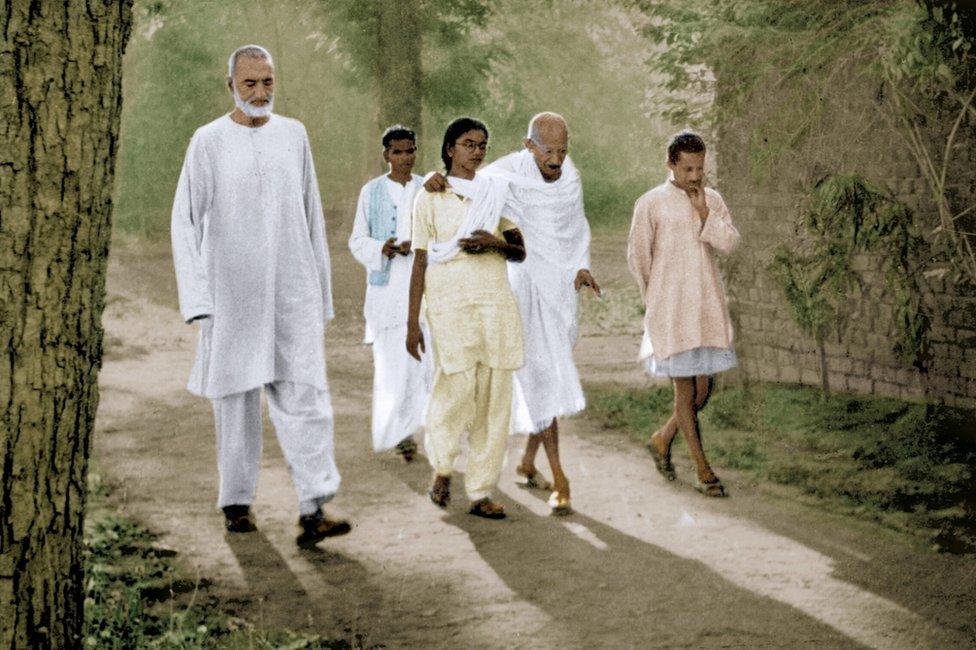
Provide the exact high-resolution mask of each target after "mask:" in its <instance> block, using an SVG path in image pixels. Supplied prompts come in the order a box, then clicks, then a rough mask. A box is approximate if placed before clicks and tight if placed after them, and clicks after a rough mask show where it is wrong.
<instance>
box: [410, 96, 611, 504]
mask: <svg viewBox="0 0 976 650" xmlns="http://www.w3.org/2000/svg"><path fill="white" fill-rule="evenodd" d="M523 143H524V145H525V149H523V150H522V151H518V152H515V153H511V154H509V155H507V156H503V157H502V158H500V159H498V160H496V161H495V162H493V163H492V164H491V165H489V166H488V167H486V168H485V170H484V172H482V173H483V174H484V175H485V176H501V177H502V178H504V179H505V180H508V181H509V187H510V191H511V192H512V195H511V197H510V199H509V200H510V201H511V208H512V209H513V210H514V211H515V212H517V214H518V218H519V225H520V228H521V230H522V232H523V234H524V236H525V247H526V252H527V255H526V259H525V262H522V263H521V264H509V265H508V276H509V282H510V284H511V287H512V292H513V293H514V294H515V298H516V300H517V302H518V305H519V312H520V313H521V316H522V328H523V331H524V337H525V364H524V365H523V366H522V367H521V368H520V369H519V370H517V371H516V373H515V380H516V381H515V401H514V404H513V429H514V431H515V432H517V433H528V434H530V435H529V440H528V442H527V444H526V448H525V453H524V454H523V457H522V462H521V463H520V464H519V466H518V467H517V468H516V472H517V473H518V474H520V475H521V476H524V477H525V478H526V479H527V485H528V486H530V487H536V488H540V489H546V490H548V489H550V488H553V489H554V491H553V493H552V495H551V496H550V499H549V505H550V507H551V508H552V512H553V514H557V515H561V514H568V513H569V512H571V506H570V492H569V480H568V479H567V478H566V475H565V473H564V472H563V469H562V463H561V462H560V459H559V432H558V431H559V430H558V425H557V422H556V418H557V417H561V416H567V415H572V414H574V413H578V412H579V411H581V410H583V408H584V407H585V406H586V399H585V397H584V395H583V388H582V387H581V386H580V380H579V373H578V372H577V370H576V365H575V363H574V362H573V346H574V345H575V343H576V338H577V334H578V331H579V321H578V314H577V312H578V309H577V308H578V297H577V292H578V291H579V290H580V289H581V288H582V287H584V286H587V287H590V288H591V289H592V290H593V291H594V292H595V293H596V294H597V295H598V296H599V295H600V287H599V285H598V284H597V283H596V281H595V280H594V279H593V276H592V275H591V274H590V271H589V265H590V226H589V223H588V222H587V220H586V215H585V214H584V212H583V191H582V185H581V181H580V175H579V172H578V171H577V170H576V168H575V166H574V165H573V163H572V161H571V160H570V159H569V158H568V157H567V149H568V144H569V130H568V128H567V126H566V121H565V120H564V119H563V118H562V116H560V115H558V114H556V113H550V112H545V113H539V114H538V115H536V116H534V117H533V118H532V120H531V121H530V122H529V130H528V134H527V137H526V138H525V140H524V141H523ZM439 185H440V179H439V178H437V177H432V178H431V179H430V180H429V181H428V184H427V187H428V188H429V189H435V190H436V189H439ZM540 444H542V445H543V446H544V447H545V449H546V456H547V458H548V460H549V466H550V467H551V468H552V472H553V483H552V484H551V485H550V483H549V482H548V481H546V480H545V479H544V478H542V476H541V474H540V473H539V472H538V471H537V470H536V468H535V456H536V454H537V452H538V449H539V445H540Z"/></svg>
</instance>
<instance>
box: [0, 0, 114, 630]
mask: <svg viewBox="0 0 976 650" xmlns="http://www.w3.org/2000/svg"><path fill="white" fill-rule="evenodd" d="M131 5H132V0H61V1H59V2H30V1H28V0H3V2H2V4H0V30H2V37H3V50H2V53H0V71H2V78H3V84H2V86H0V210H2V212H0V350H2V351H3V354H2V356H0V447H2V451H3V465H2V468H0V648H11V647H17V648H27V647H55V648H63V647H76V646H79V645H80V643H81V642H80V633H81V628H82V622H83V609H82V607H83V600H84V598H83V588H84V584H83V578H84V573H83V566H82V523H83V517H84V509H85V480H86V472H87V468H88V455H89V449H90V443H91V432H92V425H93V423H94V418H95V409H96V406H97V403H98V389H97V384H96V380H97V377H98V369H99V366H100V363H101V354H102V328H101V315H102V307H103V306H104V302H105V300H104V299H105V265H106V257H107V255H108V246H109V235H110V222H111V193H112V181H113V176H114V172H115V152H116V149H117V145H118V133H119V114H120V112H121V104H122V84H121V77H122V53H123V50H124V49H125V44H126V41H127V40H128V36H129V30H130V25H131V19H132V12H131Z"/></svg>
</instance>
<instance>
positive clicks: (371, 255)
mask: <svg viewBox="0 0 976 650" xmlns="http://www.w3.org/2000/svg"><path fill="white" fill-rule="evenodd" d="M374 180H375V179H374ZM372 182H373V181H371V182H370V183H367V184H366V185H364V186H363V189H362V190H361V191H360V193H359V202H358V204H357V205H356V217H355V219H354V221H353V227H352V235H351V236H350V237H349V250H350V251H351V252H352V254H353V257H355V258H356V260H357V261H358V262H359V263H360V264H362V265H363V266H364V267H365V268H366V275H367V278H368V277H369V272H370V271H380V270H382V269H383V260H384V257H383V244H384V241H382V240H377V239H373V238H372V237H370V234H369V219H368V215H369V210H370V194H371V191H370V188H371V184H372ZM379 182H382V183H384V187H385V188H386V190H387V192H388V194H389V196H390V198H391V199H392V200H393V204H394V205H395V206H396V215H397V219H396V239H397V242H401V241H404V240H409V239H411V235H410V231H411V213H412V210H413V199H414V196H416V193H417V190H418V189H419V188H420V186H421V185H420V183H421V179H420V177H419V176H414V177H413V179H412V180H411V182H409V183H407V184H406V185H401V184H399V183H397V182H396V181H392V180H390V179H389V178H388V177H386V176H384V177H382V180H381V181H379ZM412 268H413V253H411V254H410V255H406V256H404V255H397V256H395V257H394V258H393V259H392V260H390V268H389V271H390V276H389V277H390V279H389V282H388V283H387V284H385V285H375V284H369V283H368V282H367V284H366V300H365V303H364V305H363V316H364V317H365V319H366V332H365V337H364V342H365V343H367V344H371V345H372V347H373V408H372V441H373V449H374V450H375V451H383V450H386V449H392V448H393V447H394V446H396V444H397V443H398V442H400V441H401V440H403V439H404V438H406V437H407V436H409V435H411V434H413V433H414V432H416V431H417V430H418V429H419V428H420V427H421V426H422V425H423V419H424V410H425V409H426V407H427V400H428V397H429V395H430V382H431V367H430V355H429V354H425V355H423V356H422V360H421V361H420V362H418V361H417V360H416V359H414V358H413V357H411V356H410V355H409V354H408V353H407V349H406V344H405V343H406V338H407V308H408V306H409V298H410V273H411V270H412ZM424 339H425V341H426V342H427V345H428V346H429V345H430V337H429V336H428V335H427V333H426V330H424Z"/></svg>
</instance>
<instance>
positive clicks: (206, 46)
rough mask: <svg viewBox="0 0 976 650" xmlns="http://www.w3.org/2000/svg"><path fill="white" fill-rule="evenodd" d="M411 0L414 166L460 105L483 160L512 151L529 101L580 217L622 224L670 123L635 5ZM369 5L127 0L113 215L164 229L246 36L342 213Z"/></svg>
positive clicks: (328, 200) (364, 142)
mask: <svg viewBox="0 0 976 650" xmlns="http://www.w3.org/2000/svg"><path fill="white" fill-rule="evenodd" d="M422 4H423V6H425V7H430V8H431V9H430V11H428V12H426V13H425V14H424V16H423V21H424V22H423V26H424V27H423V29H424V38H425V39H426V40H425V44H426V47H425V48H424V54H423V56H424V59H423V61H424V69H425V74H426V77H425V82H424V84H425V86H424V88H422V89H420V92H422V93H424V98H425V101H426V105H427V107H426V112H425V114H424V116H423V123H424V124H426V125H427V133H428V135H427V136H426V137H424V138H422V139H421V142H420V143H419V146H420V154H421V155H420V158H419V159H418V169H417V171H418V172H420V173H423V172H426V171H428V170H430V169H434V168H438V167H439V166H440V165H439V161H440V158H439V154H438V148H439V145H440V139H441V133H442V129H443V127H444V125H445V124H446V123H447V121H448V120H450V119H452V118H454V117H456V116H457V115H458V114H469V115H473V116H476V117H480V118H483V119H484V120H486V121H487V123H488V126H489V128H491V131H492V138H491V153H490V156H489V158H493V157H495V156H499V155H503V154H505V153H508V152H510V151H513V150H516V149H518V148H521V146H522V144H521V140H522V138H523V136H524V134H525V129H526V125H527V123H528V121H529V118H530V117H531V116H532V115H533V114H535V113H537V112H539V111H542V110H554V111H557V112H560V113H562V114H563V115H565V116H566V118H567V119H568V121H569V124H570V130H571V155H572V156H573V159H574V161H575V162H576V164H577V166H578V167H579V168H580V170H581V171H582V173H583V182H584V198H585V201H586V209H587V215H588V217H589V218H590V222H591V224H592V225H594V226H595V227H600V226H603V225H615V226H619V225H622V224H626V223H629V219H630V216H631V212H632V209H633V203H634V200H635V199H636V198H637V197H638V196H639V195H640V194H641V193H642V192H643V191H645V190H646V189H647V188H648V187H649V186H651V185H656V184H658V183H659V182H661V181H662V180H663V178H664V177H665V173H666V168H665V166H664V162H663V161H664V153H663V151H664V144H665V138H666V135H667V133H669V131H670V130H671V129H670V127H669V126H668V125H667V124H665V123H663V121H662V120H660V119H659V117H658V115H657V114H656V113H654V112H653V111H652V110H651V108H650V105H649V103H648V97H650V96H652V95H653V93H652V91H653V90H654V89H655V88H656V87H657V84H658V82H657V79H654V78H651V77H648V75H647V71H646V69H645V68H644V66H643V64H642V60H643V58H644V57H645V56H646V55H647V53H648V51H649V45H648V43H647V41H646V40H645V39H644V38H643V37H642V36H641V35H640V33H639V32H638V31H637V26H639V24H640V21H641V20H642V17H641V15H640V14H639V13H638V12H636V11H633V10H629V11H628V10H625V9H620V8H615V7H610V8H608V7H607V5H606V3H603V2H599V1H598V0H578V1H575V2H569V3H549V2H546V3H524V2H518V1H517V0H499V1H498V2H492V3H490V4H489V3H486V2H470V3H457V2H448V0H423V3H422ZM374 9H375V3H374V2H352V1H351V0H350V1H348V2H347V1H342V2H335V3H333V2H328V3H326V2H320V3H304V2H300V1H298V0H281V1H279V2H275V3H250V4H244V3H228V2H222V1H220V0H196V1H193V2H191V1H190V0H157V1H156V2H153V3H148V4H139V3H137V6H136V15H135V25H134V28H133V36H132V39H131V41H130V43H129V47H128V51H127V53H126V61H125V70H124V77H123V83H124V88H123V95H124V103H123V115H122V132H121V141H120V142H121V144H120V152H119V169H118V173H117V178H116V193H115V203H116V210H115V216H116V220H115V227H116V228H117V229H118V230H119V231H120V232H125V233H130V234H136V235H139V236H145V237H162V236H165V234H166V233H167V230H168V227H169V217H170V210H171V208H172V201H173V193H174V191H175V188H176V183H177V179H178V177H179V173H180V165H181V163H182V160H183V156H184V153H185V151H186V146H187V143H188V142H189V139H190V137H191V136H192V134H193V132H194V130H195V129H196V128H197V127H199V126H201V125H202V124H204V123H206V122H207V121H209V120H211V119H214V118H216V117H217V116H219V115H221V114H222V113H226V112H228V111H229V110H231V108H232V104H231V101H230V98H229V96H228V94H227V90H226V87H225V81H224V77H225V75H226V60H227V56H228V55H229V54H230V52H231V51H233V49H234V48H236V47H237V46H239V45H241V44H244V43H250V42H257V43H260V44H263V45H265V46H267V47H268V48H269V49H270V50H271V52H272V54H273V55H274V57H275V65H276V73H277V77H278V89H277V91H276V98H275V110H276V111H278V112H280V113H281V114H283V115H289V116H291V117H295V118H297V119H299V120H301V121H302V122H303V123H304V124H305V126H306V128H307V129H308V133H309V138H310V140H311V143H312V150H313V154H314V157H315V166H316V172H317V173H318V177H319V188H320V190H321V192H322V195H323V202H324V205H325V207H326V210H327V218H328V219H329V222H330V223H329V226H330V228H332V227H333V225H334V223H335V221H337V220H342V221H343V222H345V223H348V220H350V219H351V216H352V213H353V210H354V207H353V206H354V203H355V199H356V196H357V194H358V191H359V188H360V186H361V185H362V184H363V183H364V182H365V181H366V180H368V179H369V178H370V177H372V176H375V175H376V174H379V173H380V172H381V171H382V170H383V169H384V163H383V162H382V158H381V156H380V148H379V135H380V134H379V131H378V128H377V124H376V117H377V115H378V114H379V105H378V100H377V97H376V92H375V90H376V87H377V82H376V77H375V74H373V73H372V72H370V67H369V66H370V65H372V63H370V61H373V60H375V53H374V52H373V51H372V49H371V48H372V47H373V44H375V41H373V40H370V39H371V38H373V36H371V34H372V35H375V27H376V26H375V25H374V24H373V23H371V22H370V21H371V20H373V19H374V18H375V15H376V14H375V11H374ZM359 26H362V29H360V28H359ZM502 45H503V46H504V47H502ZM373 49H375V48H373ZM371 57H372V58H371ZM405 92H416V89H413V88H406V89H405ZM332 232H333V231H332V230H330V235H331V234H332ZM333 243H334V242H333Z"/></svg>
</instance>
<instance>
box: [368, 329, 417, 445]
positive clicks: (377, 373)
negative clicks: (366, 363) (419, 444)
mask: <svg viewBox="0 0 976 650" xmlns="http://www.w3.org/2000/svg"><path fill="white" fill-rule="evenodd" d="M406 340H407V327H406V325H404V326H403V327H390V328H387V329H385V330H383V331H381V332H379V333H377V335H376V338H375V339H373V432H372V433H373V450H374V451H384V450H386V449H392V448H393V447H395V446H396V444H397V443H398V442H400V441H401V440H403V439H404V438H406V437H407V436H410V435H413V434H414V433H415V432H416V431H417V430H418V429H420V427H422V426H423V424H424V410H425V409H426V408H427V399H428V397H429V396H430V383H431V363H430V357H431V355H430V352H429V350H430V347H429V346H430V336H429V335H428V333H427V330H426V328H425V329H424V344H425V345H426V346H428V352H427V354H424V355H422V356H421V359H422V360H421V361H417V360H416V359H414V358H413V357H411V356H410V354H409V353H408V352H407V346H406Z"/></svg>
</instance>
